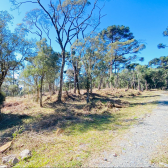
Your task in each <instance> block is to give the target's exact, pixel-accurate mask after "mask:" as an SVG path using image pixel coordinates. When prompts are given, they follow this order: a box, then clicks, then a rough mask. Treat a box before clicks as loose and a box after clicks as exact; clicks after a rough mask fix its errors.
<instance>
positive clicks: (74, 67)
mask: <svg viewBox="0 0 168 168" xmlns="http://www.w3.org/2000/svg"><path fill="white" fill-rule="evenodd" d="M73 69H74V93H75V94H76V80H77V79H76V76H77V75H76V73H77V72H76V66H75V65H73Z"/></svg>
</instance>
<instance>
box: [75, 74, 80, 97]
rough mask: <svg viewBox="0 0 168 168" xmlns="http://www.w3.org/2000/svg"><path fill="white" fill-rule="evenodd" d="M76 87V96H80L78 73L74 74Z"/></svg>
mask: <svg viewBox="0 0 168 168" xmlns="http://www.w3.org/2000/svg"><path fill="white" fill-rule="evenodd" d="M76 85H77V89H78V94H79V95H80V88H79V80H78V73H77V74H76Z"/></svg>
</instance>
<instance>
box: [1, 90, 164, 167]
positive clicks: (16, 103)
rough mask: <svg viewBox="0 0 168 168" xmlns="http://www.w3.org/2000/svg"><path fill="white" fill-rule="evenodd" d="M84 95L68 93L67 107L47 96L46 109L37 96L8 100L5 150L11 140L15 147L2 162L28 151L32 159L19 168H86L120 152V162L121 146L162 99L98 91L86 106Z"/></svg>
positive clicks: (145, 94)
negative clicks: (98, 159) (38, 102)
mask: <svg viewBox="0 0 168 168" xmlns="http://www.w3.org/2000/svg"><path fill="white" fill-rule="evenodd" d="M82 93H83V94H82V95H80V96H79V95H74V94H72V93H70V92H69V93H68V94H67V93H66V92H65V93H64V96H63V103H57V102H56V95H53V96H52V97H51V99H50V97H49V96H48V94H47V93H45V95H44V96H43V102H44V107H43V108H40V107H39V104H37V103H35V102H33V101H32V99H33V98H32V97H33V96H32V95H28V96H27V97H26V98H24V97H22V98H7V101H6V103H5V106H4V108H3V109H2V120H1V121H0V130H1V131H0V138H1V141H0V145H3V144H5V143H6V142H8V141H10V140H13V144H12V146H11V148H10V149H8V150H7V151H6V152H4V153H2V154H1V155H0V158H2V157H3V156H5V155H8V154H16V155H17V156H18V157H19V153H20V152H21V151H22V150H24V149H27V148H28V149H29V150H31V151H32V154H33V155H32V157H31V158H30V159H28V160H24V161H21V162H19V163H18V164H16V165H15V167H23V166H25V167H47V166H55V167H72V166H85V165H89V164H94V162H93V163H92V162H91V160H93V159H91V158H93V157H94V158H99V157H100V156H101V155H102V152H103V151H104V152H106V153H108V151H111V152H112V153H113V154H114V152H115V153H116V155H117V157H116V158H119V156H120V153H121V150H119V148H117V149H118V150H115V151H114V149H115V146H116V142H119V139H122V138H123V137H124V135H127V134H128V133H129V130H131V129H132V127H133V126H135V125H137V124H139V123H140V122H141V121H142V122H143V120H145V118H146V116H148V115H149V114H150V113H152V110H153V109H155V108H156V107H157V104H158V99H159V98H160V95H161V94H162V92H161V91H147V92H146V91H145V92H138V91H136V90H131V89H130V90H127V89H118V90H117V89H116V90H115V89H102V90H100V91H99V90H94V91H93V94H91V103H89V104H86V94H85V93H84V91H83V92H82ZM116 140H117V141H116ZM113 154H112V155H113ZM113 157H114V156H113ZM101 159H102V157H101ZM105 160H106V158H105ZM155 160H156V159H155ZM107 161H108V159H107ZM107 161H106V162H107ZM152 161H153V162H154V159H152ZM155 162H157V161H155ZM92 166H95V165H92Z"/></svg>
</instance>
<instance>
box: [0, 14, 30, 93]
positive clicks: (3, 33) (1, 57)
mask: <svg viewBox="0 0 168 168" xmlns="http://www.w3.org/2000/svg"><path fill="white" fill-rule="evenodd" d="M11 20H12V16H11V15H9V14H8V13H7V12H6V11H0V90H1V86H2V84H3V82H4V80H5V77H6V75H7V73H8V71H10V70H14V69H15V68H16V67H17V66H18V65H20V63H21V62H22V61H23V60H24V58H25V57H26V56H27V57H28V56H29V55H30V54H31V52H32V51H31V48H32V47H33V43H32V42H31V41H27V40H25V39H24V34H22V32H19V31H18V30H17V29H15V32H14V33H11V31H10V30H9V29H8V23H10V22H11ZM18 54H20V57H19V58H18V57H17V55H18Z"/></svg>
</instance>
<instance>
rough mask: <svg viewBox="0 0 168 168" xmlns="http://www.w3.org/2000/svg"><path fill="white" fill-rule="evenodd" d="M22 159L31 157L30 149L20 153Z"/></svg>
mask: <svg viewBox="0 0 168 168" xmlns="http://www.w3.org/2000/svg"><path fill="white" fill-rule="evenodd" d="M20 157H21V159H26V158H29V157H31V151H30V150H28V149H25V150H23V151H22V152H21V153H20Z"/></svg>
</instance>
